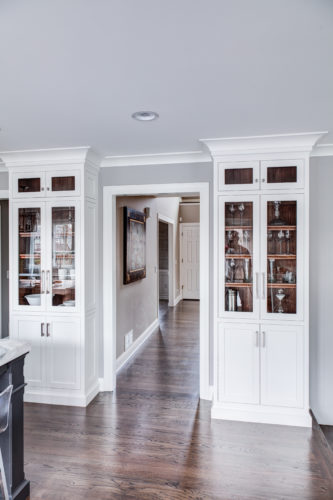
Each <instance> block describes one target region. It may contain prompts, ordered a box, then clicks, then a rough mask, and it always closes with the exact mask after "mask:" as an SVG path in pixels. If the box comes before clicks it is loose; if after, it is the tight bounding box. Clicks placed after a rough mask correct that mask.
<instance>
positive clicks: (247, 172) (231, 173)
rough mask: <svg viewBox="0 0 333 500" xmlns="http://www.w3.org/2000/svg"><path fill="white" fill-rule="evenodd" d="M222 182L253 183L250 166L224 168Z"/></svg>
mask: <svg viewBox="0 0 333 500" xmlns="http://www.w3.org/2000/svg"><path fill="white" fill-rule="evenodd" d="M224 183H225V184H226V185H228V184H253V169H252V168H226V169H225V171H224Z"/></svg>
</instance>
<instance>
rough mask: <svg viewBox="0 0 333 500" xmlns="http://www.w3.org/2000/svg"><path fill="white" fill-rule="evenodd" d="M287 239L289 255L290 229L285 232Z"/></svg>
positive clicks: (288, 252)
mask: <svg viewBox="0 0 333 500" xmlns="http://www.w3.org/2000/svg"><path fill="white" fill-rule="evenodd" d="M285 238H286V242H287V248H286V253H287V254H288V255H289V254H290V231H289V229H287V230H286V232H285Z"/></svg>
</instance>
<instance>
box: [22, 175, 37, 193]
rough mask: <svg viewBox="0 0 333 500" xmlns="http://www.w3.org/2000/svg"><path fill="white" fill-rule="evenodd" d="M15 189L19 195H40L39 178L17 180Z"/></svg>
mask: <svg viewBox="0 0 333 500" xmlns="http://www.w3.org/2000/svg"><path fill="white" fill-rule="evenodd" d="M17 187H18V192H19V193H40V177H34V178H31V179H18V181H17Z"/></svg>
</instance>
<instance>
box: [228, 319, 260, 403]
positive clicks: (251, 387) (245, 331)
mask: <svg viewBox="0 0 333 500" xmlns="http://www.w3.org/2000/svg"><path fill="white" fill-rule="evenodd" d="M218 344H219V345H218V349H219V361H218V398H219V400H220V401H224V402H230V403H248V404H258V403H259V366H260V364H259V349H260V347H259V325H246V324H245V325H242V324H230V323H224V324H221V325H220V328H219V338H218Z"/></svg>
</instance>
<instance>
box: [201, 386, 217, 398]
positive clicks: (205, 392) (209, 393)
mask: <svg viewBox="0 0 333 500" xmlns="http://www.w3.org/2000/svg"><path fill="white" fill-rule="evenodd" d="M213 392H214V387H213V386H212V385H209V386H208V387H207V388H206V389H202V388H200V399H204V400H206V401H212V400H213Z"/></svg>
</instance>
